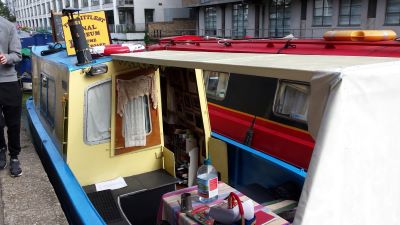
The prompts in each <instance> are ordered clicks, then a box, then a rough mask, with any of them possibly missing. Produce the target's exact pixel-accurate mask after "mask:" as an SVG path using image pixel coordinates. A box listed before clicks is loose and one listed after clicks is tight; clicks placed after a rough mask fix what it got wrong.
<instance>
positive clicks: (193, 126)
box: [160, 67, 207, 187]
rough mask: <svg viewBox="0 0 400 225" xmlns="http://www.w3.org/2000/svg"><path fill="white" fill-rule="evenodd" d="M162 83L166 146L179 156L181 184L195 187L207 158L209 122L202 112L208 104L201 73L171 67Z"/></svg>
mask: <svg viewBox="0 0 400 225" xmlns="http://www.w3.org/2000/svg"><path fill="white" fill-rule="evenodd" d="M196 72H197V73H200V74H198V75H199V76H197V75H196ZM200 78H201V79H200ZM160 80H161V95H162V96H164V98H162V105H163V107H162V117H163V132H164V142H165V146H166V147H167V148H168V149H170V150H171V151H172V152H173V153H174V154H175V169H176V171H175V172H176V176H177V178H179V179H180V180H181V183H180V185H181V186H183V187H185V186H192V185H194V184H195V177H196V172H197V168H198V165H200V162H201V161H202V159H203V158H204V157H206V155H207V153H206V152H207V148H206V143H207V141H206V140H207V138H206V136H207V132H205V130H207V128H206V129H205V126H207V123H206V124H205V123H204V121H203V116H204V115H203V113H202V112H204V110H201V109H202V107H205V106H206V103H205V101H204V102H203V103H202V104H201V102H200V96H201V94H199V89H200V88H203V89H204V87H203V82H204V81H203V79H202V76H201V71H196V70H194V69H185V68H174V67H167V68H164V69H162V70H160ZM200 93H203V94H204V90H200Z"/></svg>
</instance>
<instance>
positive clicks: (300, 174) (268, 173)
mask: <svg viewBox="0 0 400 225" xmlns="http://www.w3.org/2000/svg"><path fill="white" fill-rule="evenodd" d="M212 136H213V137H215V138H217V139H220V140H222V141H224V142H226V143H227V144H228V161H229V165H228V169H229V183H230V184H231V185H233V186H245V185H249V184H252V183H257V184H260V185H261V186H264V187H266V188H268V187H275V186H278V185H281V184H283V183H285V182H288V181H291V182H295V183H297V184H298V185H299V187H302V186H303V184H304V180H305V177H306V176H307V173H306V172H305V171H304V170H303V169H300V168H297V167H295V166H293V165H290V164H288V163H286V162H284V161H281V160H279V159H277V158H274V157H272V156H270V155H268V154H265V153H263V152H260V151H257V150H256V149H253V148H250V147H249V146H246V145H243V144H241V143H238V142H236V141H234V140H232V139H229V138H227V137H225V136H222V135H220V134H217V133H215V132H213V133H212Z"/></svg>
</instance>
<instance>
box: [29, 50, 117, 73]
mask: <svg viewBox="0 0 400 225" xmlns="http://www.w3.org/2000/svg"><path fill="white" fill-rule="evenodd" d="M48 49H49V48H48V47H47V46H33V47H32V54H35V55H37V56H39V57H43V58H45V59H46V60H48V61H52V62H55V63H58V64H61V65H64V66H65V67H67V68H68V70H69V71H75V70H79V69H83V68H87V67H90V66H93V65H96V64H101V63H105V62H110V61H111V57H109V56H105V57H101V58H98V59H95V60H93V62H92V63H89V64H86V65H84V66H77V65H76V64H77V63H78V61H77V59H76V57H75V56H68V55H67V51H66V50H64V51H61V52H57V53H54V54H51V55H47V56H41V55H40V53H41V52H42V51H44V50H48Z"/></svg>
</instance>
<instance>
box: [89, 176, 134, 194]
mask: <svg viewBox="0 0 400 225" xmlns="http://www.w3.org/2000/svg"><path fill="white" fill-rule="evenodd" d="M95 185H96V191H104V190H107V189H110V190H115V189H119V188H123V187H126V186H128V185H127V184H126V182H125V180H124V178H122V177H118V178H115V179H113V180H108V181H104V182H100V183H97V184H95Z"/></svg>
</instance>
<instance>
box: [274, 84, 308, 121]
mask: <svg viewBox="0 0 400 225" xmlns="http://www.w3.org/2000/svg"><path fill="white" fill-rule="evenodd" d="M309 96H310V86H309V85H308V84H305V83H297V82H291V81H279V83H278V89H277V92H276V95H275V101H274V113H275V114H277V115H278V116H282V117H286V118H290V119H293V120H299V121H302V122H307V113H308V104H309Z"/></svg>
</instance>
